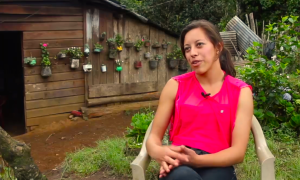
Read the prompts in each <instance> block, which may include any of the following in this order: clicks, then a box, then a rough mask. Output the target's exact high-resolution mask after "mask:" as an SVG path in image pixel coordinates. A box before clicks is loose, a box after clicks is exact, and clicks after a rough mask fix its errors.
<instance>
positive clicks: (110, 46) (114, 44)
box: [107, 42, 116, 48]
mask: <svg viewBox="0 0 300 180" xmlns="http://www.w3.org/2000/svg"><path fill="white" fill-rule="evenodd" d="M107 44H108V47H109V48H116V43H115V42H107Z"/></svg>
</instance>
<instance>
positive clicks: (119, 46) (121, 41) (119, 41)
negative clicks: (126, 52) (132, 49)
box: [116, 34, 124, 52]
mask: <svg viewBox="0 0 300 180" xmlns="http://www.w3.org/2000/svg"><path fill="white" fill-rule="evenodd" d="M116 44H117V50H118V51H119V52H122V50H123V44H124V39H123V38H122V36H121V35H120V34H117V36H116Z"/></svg>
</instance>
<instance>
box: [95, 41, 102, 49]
mask: <svg viewBox="0 0 300 180" xmlns="http://www.w3.org/2000/svg"><path fill="white" fill-rule="evenodd" d="M94 47H95V48H96V49H103V46H102V45H101V44H99V42H97V43H96V44H94Z"/></svg>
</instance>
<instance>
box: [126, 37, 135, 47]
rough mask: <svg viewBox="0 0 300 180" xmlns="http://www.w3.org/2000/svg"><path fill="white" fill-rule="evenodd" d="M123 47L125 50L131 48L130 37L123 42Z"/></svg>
mask: <svg viewBox="0 0 300 180" xmlns="http://www.w3.org/2000/svg"><path fill="white" fill-rule="evenodd" d="M124 46H125V47H126V48H131V47H133V42H132V41H131V39H130V37H129V38H127V39H126V41H125V42H124Z"/></svg>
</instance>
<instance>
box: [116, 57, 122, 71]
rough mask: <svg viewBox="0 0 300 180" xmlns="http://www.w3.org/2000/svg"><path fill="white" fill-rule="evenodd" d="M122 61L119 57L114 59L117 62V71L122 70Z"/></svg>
mask: <svg viewBox="0 0 300 180" xmlns="http://www.w3.org/2000/svg"><path fill="white" fill-rule="evenodd" d="M122 63H123V61H120V60H119V59H117V60H116V64H117V67H116V71H118V72H120V71H122V69H123V67H122Z"/></svg>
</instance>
